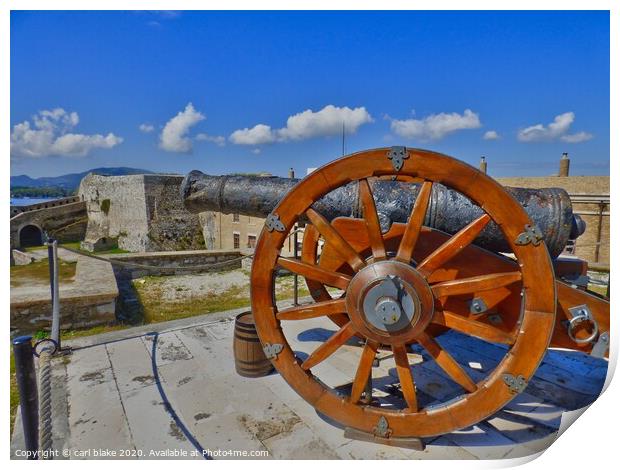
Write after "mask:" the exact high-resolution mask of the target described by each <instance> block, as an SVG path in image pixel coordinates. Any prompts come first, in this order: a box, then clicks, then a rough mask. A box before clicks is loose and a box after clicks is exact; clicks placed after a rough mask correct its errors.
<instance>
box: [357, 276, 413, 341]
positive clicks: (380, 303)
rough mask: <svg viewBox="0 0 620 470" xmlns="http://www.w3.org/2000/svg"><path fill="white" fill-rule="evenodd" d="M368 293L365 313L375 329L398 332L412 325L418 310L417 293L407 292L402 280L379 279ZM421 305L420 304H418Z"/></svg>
mask: <svg viewBox="0 0 620 470" xmlns="http://www.w3.org/2000/svg"><path fill="white" fill-rule="evenodd" d="M373 284H374V285H373V286H372V287H371V288H370V289H368V291H366V295H365V297H364V302H363V312H364V316H365V317H366V320H367V321H368V322H370V323H371V324H372V325H373V326H374V327H375V328H377V329H379V330H384V331H398V330H401V329H403V328H404V327H406V326H407V325H408V324H410V323H411V321H412V320H413V317H414V315H415V313H416V310H419V308H417V307H416V302H415V300H414V297H413V296H415V293H414V292H411V290H412V289H411V287H410V286H408V287H409V289H408V290H409V291H410V292H411V293H410V292H408V291H407V290H405V286H404V284H403V282H402V280H401V279H400V278H399V277H398V276H395V275H388V276H386V277H385V278H383V279H379V280H377V281H376V283H373ZM415 297H416V300H417V296H415ZM418 303H419V302H418Z"/></svg>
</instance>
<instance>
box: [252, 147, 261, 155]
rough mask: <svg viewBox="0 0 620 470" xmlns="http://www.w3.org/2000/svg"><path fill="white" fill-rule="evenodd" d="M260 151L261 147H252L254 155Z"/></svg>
mask: <svg viewBox="0 0 620 470" xmlns="http://www.w3.org/2000/svg"><path fill="white" fill-rule="evenodd" d="M260 152H261V150H260V149H259V148H255V149H252V153H253V154H254V155H258V154H259V153H260Z"/></svg>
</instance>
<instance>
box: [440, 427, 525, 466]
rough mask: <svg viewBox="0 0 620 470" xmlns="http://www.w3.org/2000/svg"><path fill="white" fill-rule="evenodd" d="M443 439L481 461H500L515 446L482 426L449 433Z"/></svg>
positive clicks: (497, 433) (498, 433)
mask: <svg viewBox="0 0 620 470" xmlns="http://www.w3.org/2000/svg"><path fill="white" fill-rule="evenodd" d="M443 437H445V438H446V439H448V440H449V441H451V442H453V443H454V444H455V445H457V446H459V447H462V448H463V449H465V450H466V451H467V452H469V453H470V454H472V455H474V456H475V457H477V458H478V459H481V460H492V459H501V458H503V457H504V456H505V455H506V454H507V453H508V452H510V451H511V450H512V448H513V447H514V446H515V442H514V441H512V440H510V439H508V438H507V437H506V436H504V435H503V434H502V433H500V432H499V431H496V430H495V429H493V428H491V427H490V426H485V425H484V424H477V425H475V426H472V427H470V428H468V429H465V430H461V431H455V432H451V433H450V434H446V435H445V436H443Z"/></svg>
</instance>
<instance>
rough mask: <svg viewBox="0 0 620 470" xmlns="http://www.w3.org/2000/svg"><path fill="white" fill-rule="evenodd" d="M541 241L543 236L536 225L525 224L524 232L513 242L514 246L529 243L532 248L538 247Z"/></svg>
mask: <svg viewBox="0 0 620 470" xmlns="http://www.w3.org/2000/svg"><path fill="white" fill-rule="evenodd" d="M542 240H543V234H542V232H541V231H540V229H539V228H538V225H530V224H526V225H525V231H524V232H522V233H521V234H519V236H518V237H517V239H516V240H515V244H517V245H527V244H528V243H531V244H532V245H534V246H538V245H539V244H540V242H541V241H542Z"/></svg>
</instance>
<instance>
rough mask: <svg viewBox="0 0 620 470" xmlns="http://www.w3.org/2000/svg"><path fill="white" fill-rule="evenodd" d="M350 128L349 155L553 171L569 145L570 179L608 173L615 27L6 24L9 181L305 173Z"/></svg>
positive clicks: (213, 18)
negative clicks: (376, 150) (425, 155)
mask: <svg viewBox="0 0 620 470" xmlns="http://www.w3.org/2000/svg"><path fill="white" fill-rule="evenodd" d="M190 103H191V105H190ZM289 118H290V119H289ZM343 122H344V123H345V127H346V129H347V137H346V147H347V151H348V152H352V151H356V150H362V149H366V148H373V147H381V146H390V145H407V146H411V147H421V148H428V149H432V150H436V151H439V152H444V153H447V154H449V155H453V156H455V157H457V158H460V159H462V160H465V161H467V162H469V163H472V164H477V162H478V160H479V158H480V156H481V155H485V156H487V160H488V162H489V172H490V173H491V174H492V175H494V176H513V175H514V176H519V175H534V176H537V175H539V176H544V175H549V174H552V173H554V172H555V171H557V161H558V159H559V157H560V155H561V153H562V152H565V151H566V152H569V154H570V156H571V160H572V162H571V169H572V174H599V175H600V174H609V16H608V14H607V13H606V12H518V13H515V12H503V13H500V12H391V13H387V12H386V13H376V12H375V13H368V12H299V13H294V12H279V13H272V12H255V13H250V12H240V13H239V12H221V13H217V12H12V14H11V174H12V175H16V174H23V173H26V174H28V175H30V176H34V177H36V176H53V175H59V174H64V173H69V172H78V171H83V170H87V169H89V168H94V167H100V166H131V167H136V168H145V169H149V170H153V171H161V172H174V173H186V172H188V171H189V170H191V169H200V170H202V171H204V172H207V173H211V174H220V173H227V172H256V171H268V172H271V173H273V174H279V175H285V174H286V173H287V170H288V168H289V167H294V168H295V169H296V170H297V172H298V174H302V173H305V169H306V168H307V167H316V166H320V165H322V164H324V163H326V162H328V161H330V160H332V159H334V158H335V157H338V156H339V155H340V154H341V137H340V132H341V129H342V124H343ZM140 126H142V130H141V129H140ZM485 137H486V138H485Z"/></svg>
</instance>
